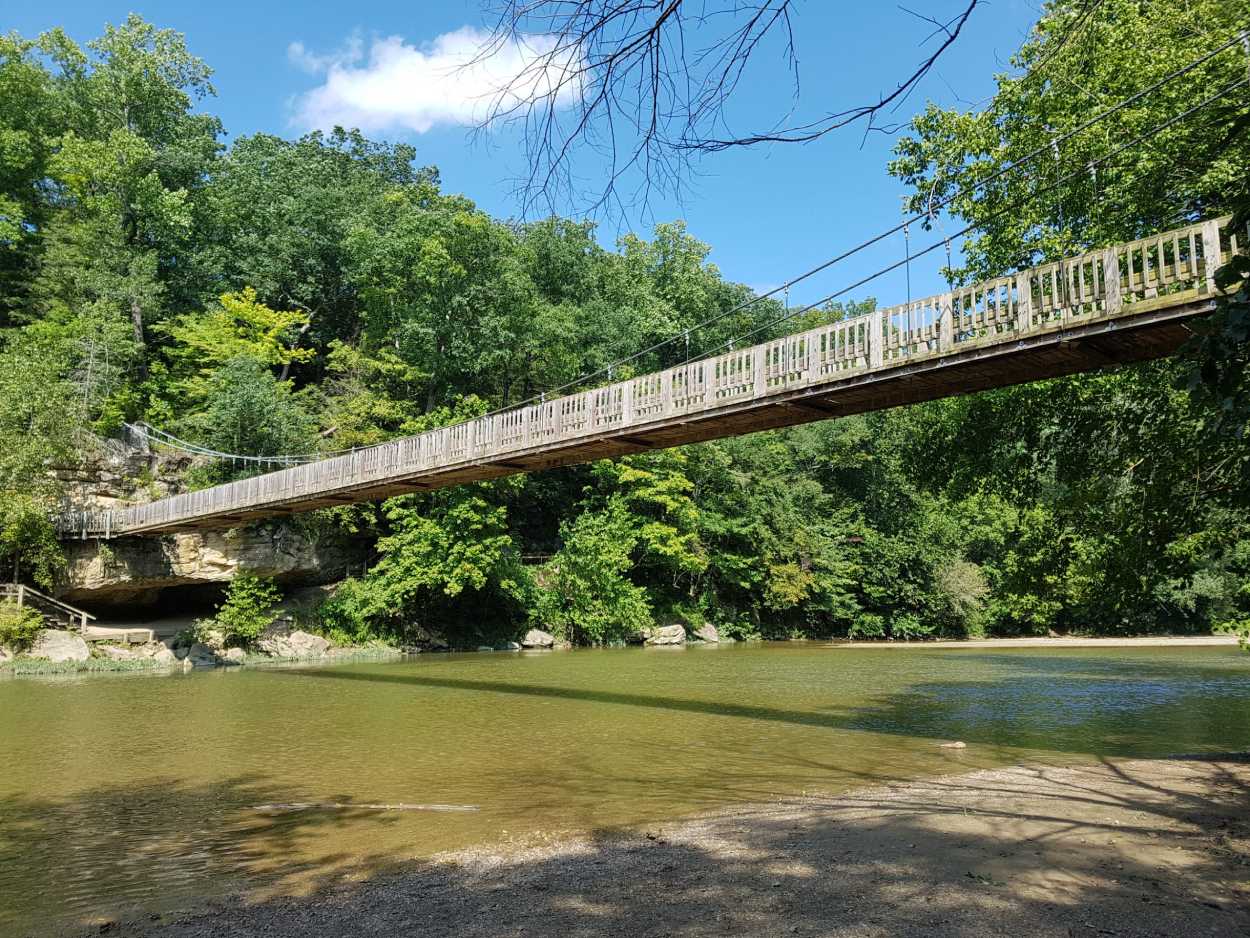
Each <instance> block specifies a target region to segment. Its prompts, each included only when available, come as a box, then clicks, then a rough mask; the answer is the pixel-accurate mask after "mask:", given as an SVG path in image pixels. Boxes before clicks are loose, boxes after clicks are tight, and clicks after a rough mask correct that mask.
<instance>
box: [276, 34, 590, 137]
mask: <svg viewBox="0 0 1250 938" xmlns="http://www.w3.org/2000/svg"><path fill="white" fill-rule="evenodd" d="M487 41H488V35H487V34H486V33H483V32H481V31H479V30H476V29H473V28H472V27H470V26H465V27H462V28H461V29H458V30H456V31H455V32H450V33H445V34H443V35H442V36H439V37H438V38H437V39H435V40H434V41H433V42H431V43H428V44H426V45H424V46H421V47H417V46H413V45H409V44H408V43H406V42H405V41H404V40H403V38H402V37H400V36H388V37H386V38H379V39H375V40H373V42H372V43H370V45H369V53H368V57H367V59H366V57H365V54H364V43H363V41H362V40H361V39H360V37H358V36H353V37H352V38H350V39H349V40H348V41H347V43H346V44H345V45H344V47H343V48H342V49H341V50H340V51H338V52H336V53H331V54H329V55H317V54H315V53H312V52H310V51H309V50H308V49H307V48H305V46H304V44H303V43H302V42H293V43H291V45H290V46H289V47H288V48H287V58H288V59H289V60H290V61H291V63H292V64H293V65H296V66H297V67H299V68H301V69H304V70H305V71H309V72H312V73H313V74H324V75H325V81H324V82H323V83H322V84H321V85H319V86H318V87H316V88H314V89H312V90H311V91H308V92H306V93H304V94H302V95H300V96H299V97H298V98H297V99H296V101H295V115H294V122H295V123H296V124H298V125H301V126H304V127H308V128H320V129H323V130H328V129H330V128H331V127H333V126H334V125H336V124H338V125H341V126H344V127H359V128H360V129H361V130H363V131H366V132H370V131H379V130H406V131H412V132H415V133H425V132H426V131H428V130H429V129H430V128H432V127H435V126H438V125H447V124H459V125H472V124H478V123H481V122H482V121H484V120H485V119H486V118H487V116H488V114H489V112H490V108H491V106H492V104H494V103H496V101H497V100H498V98H499V96H500V94H501V92H502V91H503V89H505V88H508V87H509V85H510V84H512V83H513V82H514V81H515V80H516V79H517V78H518V76H523V84H524V86H525V89H527V90H532V91H535V92H538V93H547V92H549V91H551V90H554V89H555V88H556V87H557V85H559V84H560V82H561V80H562V79H564V78H566V77H567V75H568V70H569V67H570V66H569V63H568V62H565V63H544V62H543V61H542V57H543V56H544V55H546V54H549V53H550V51H551V49H552V48H553V42H554V40H553V39H552V38H551V37H548V36H525V37H523V38H522V39H521V41H519V42H509V43H507V44H506V45H503V46H501V47H500V48H499V49H497V50H492V53H491V54H490V55H488V56H483V57H482V60H481V61H474V59H475V57H476V56H477V55H478V53H479V52H480V51H481V50H482V49H483V47H484V45H485V44H486V42H487ZM519 90H523V89H518V88H511V89H510V91H509V93H510V94H511V93H513V92H516V91H519ZM575 95H576V90H575V89H574V88H573V87H572V83H570V84H569V85H568V86H567V87H565V88H563V89H561V90H560V92H559V95H558V101H559V103H561V104H567V103H569V102H571V101H572V100H574V98H575Z"/></svg>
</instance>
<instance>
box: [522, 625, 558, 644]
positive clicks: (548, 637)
mask: <svg viewBox="0 0 1250 938" xmlns="http://www.w3.org/2000/svg"><path fill="white" fill-rule="evenodd" d="M555 643H556V637H555V636H554V635H552V634H551V633H550V632H544V631H543V630H542V629H530V630H529V631H528V632H526V633H525V637H524V638H523V639H521V647H522V648H550V647H552V646H553V645H554V644H555Z"/></svg>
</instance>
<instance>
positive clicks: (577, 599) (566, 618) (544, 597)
mask: <svg viewBox="0 0 1250 938" xmlns="http://www.w3.org/2000/svg"><path fill="white" fill-rule="evenodd" d="M560 533H561V536H562V538H563V541H564V544H563V545H562V546H561V548H560V551H559V553H557V554H556V555H555V557H553V558H552V559H551V561H550V562H549V563H548V564H547V565H546V567H545V568H544V569H543V571H542V572H541V574H540V578H539V580H540V583H542V584H543V586H542V588H541V589H540V590H539V593H538V602H537V620H538V622H539V623H540V624H541V625H542V627H543V628H546V629H548V630H550V631H551V632H554V633H555V634H556V635H557V636H559V637H560V638H568V639H572V640H574V641H579V642H585V643H587V644H592V645H603V644H611V643H613V642H619V641H622V640H625V639H627V638H628V637H629V636H630V635H632V634H634V633H637V632H638V631H640V630H641V629H644V628H647V627H649V626H651V625H653V624H654V621H655V620H654V618H653V617H652V615H651V606H650V603H649V602H648V599H647V593H646V591H645V590H644V589H643V588H642V587H640V586H637V585H636V584H634V583H633V582H631V581H630V579H629V577H628V574H629V572H630V570H631V569H632V568H633V563H632V561H631V559H630V552H631V551H632V550H633V548H634V545H635V543H636V538H635V536H634V534H633V530H632V527H631V526H630V522H629V518H628V517H627V516H626V513H625V511H624V509H623V507H622V506H621V505H619V504H613V505H612V506H610V507H609V509H608V510H607V511H603V512H586V513H584V514H581V515H579V516H578V517H577V518H576V520H574V521H573V522H572V523H566V524H565V525H564V526H563V527H562V528H561V532H560Z"/></svg>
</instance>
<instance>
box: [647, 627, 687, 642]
mask: <svg viewBox="0 0 1250 938" xmlns="http://www.w3.org/2000/svg"><path fill="white" fill-rule="evenodd" d="M685 643H686V629H685V626H682V625H661V626H660V627H659V628H654V629H650V630H649V631H648V633H647V636H646V638H644V639H643V644H644V645H684V644H685Z"/></svg>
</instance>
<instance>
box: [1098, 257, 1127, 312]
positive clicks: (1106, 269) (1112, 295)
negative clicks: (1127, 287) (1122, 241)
mask: <svg viewBox="0 0 1250 938" xmlns="http://www.w3.org/2000/svg"><path fill="white" fill-rule="evenodd" d="M1102 289H1103V303H1102V311H1103V315H1104V316H1115V315H1117V314H1118V313H1119V312H1120V310H1121V309H1122V308H1123V307H1124V297H1123V295H1122V294H1121V292H1120V251H1119V249H1118V248H1107V250H1105V251H1103V252H1102Z"/></svg>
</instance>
